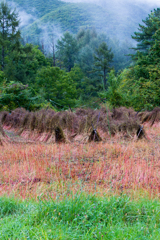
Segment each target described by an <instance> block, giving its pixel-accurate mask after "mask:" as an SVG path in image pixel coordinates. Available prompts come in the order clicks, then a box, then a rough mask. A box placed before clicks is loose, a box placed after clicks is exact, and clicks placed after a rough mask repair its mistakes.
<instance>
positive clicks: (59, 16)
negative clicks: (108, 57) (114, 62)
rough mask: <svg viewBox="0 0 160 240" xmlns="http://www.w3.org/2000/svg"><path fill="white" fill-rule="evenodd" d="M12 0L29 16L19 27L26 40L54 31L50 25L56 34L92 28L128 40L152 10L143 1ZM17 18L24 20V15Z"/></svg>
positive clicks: (34, 39) (33, 39)
mask: <svg viewBox="0 0 160 240" xmlns="http://www.w3.org/2000/svg"><path fill="white" fill-rule="evenodd" d="M14 3H15V4H16V8H17V9H18V10H19V11H20V13H21V11H23V12H24V11H25V12H26V13H27V14H28V16H29V17H30V18H31V16H32V21H30V23H29V24H27V25H26V26H23V28H22V32H23V35H24V36H25V37H29V41H36V39H39V37H40V36H41V38H42V37H44V38H45V37H46V32H47V34H48V32H51V31H53V27H54V32H55V31H56V32H58V33H59V34H60V33H63V32H64V31H67V30H68V31H71V32H72V33H77V32H78V30H79V29H80V28H81V27H87V28H88V27H89V28H90V27H94V28H96V29H97V30H98V31H100V32H105V33H106V34H107V35H108V36H109V37H116V38H119V39H120V40H121V39H123V40H124V39H128V38H130V36H131V35H132V34H133V33H134V31H136V30H137V28H138V24H139V23H141V22H142V19H145V18H146V17H147V15H148V13H149V12H150V10H151V9H152V8H151V7H149V6H147V5H142V4H141V5H136V4H135V3H126V2H124V3H121V4H118V3H117V2H116V0H114V1H113V2H112V5H111V3H110V2H105V4H103V5H96V4H94V3H69V2H62V1H58V0H49V1H43V0H35V1H31V0H24V1H22V0H14ZM12 4H13V2H12ZM155 7H156V6H155ZM20 17H21V18H22V20H23V14H20ZM55 29H56V30H55ZM59 34H58V35H59Z"/></svg>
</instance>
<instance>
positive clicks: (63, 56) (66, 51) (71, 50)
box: [56, 32, 78, 72]
mask: <svg viewBox="0 0 160 240" xmlns="http://www.w3.org/2000/svg"><path fill="white" fill-rule="evenodd" d="M56 47H57V50H58V51H57V55H58V58H59V60H60V61H62V65H63V66H64V67H65V68H66V69H67V70H68V71H69V72H70V71H71V69H72V68H73V67H74V63H75V59H76V57H77V53H78V47H77V41H76V39H75V38H74V37H73V36H72V34H70V33H69V32H66V33H64V35H63V37H62V39H61V40H58V42H57V46H56Z"/></svg>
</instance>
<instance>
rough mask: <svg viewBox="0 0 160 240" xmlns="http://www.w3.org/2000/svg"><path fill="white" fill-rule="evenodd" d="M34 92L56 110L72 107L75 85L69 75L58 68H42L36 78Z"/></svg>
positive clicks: (74, 99)
mask: <svg viewBox="0 0 160 240" xmlns="http://www.w3.org/2000/svg"><path fill="white" fill-rule="evenodd" d="M36 90H37V92H38V91H39V92H41V94H42V95H43V96H44V98H45V99H46V100H47V102H49V101H50V102H51V103H52V104H53V105H54V106H56V107H58V108H61V109H62V108H68V106H71V107H74V105H75V101H76V97H77V90H76V83H74V81H73V80H72V79H71V77H70V76H69V73H66V72H65V71H63V70H61V69H60V68H58V67H49V66H48V67H42V68H41V69H40V70H39V71H38V74H37V77H36Z"/></svg>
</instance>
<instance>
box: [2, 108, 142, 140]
mask: <svg viewBox="0 0 160 240" xmlns="http://www.w3.org/2000/svg"><path fill="white" fill-rule="evenodd" d="M0 118H1V122H2V124H3V126H4V127H5V128H8V129H9V128H10V129H14V131H17V133H18V134H19V135H21V136H23V137H24V138H27V139H28V138H29V139H32V140H39V141H44V142H53V141H55V137H56V134H58V132H59V133H60V135H63V136H65V137H64V139H65V140H69V141H76V140H77V141H78V140H80V139H87V137H88V138H89V139H91V138H90V137H91V136H90V135H91V134H92V135H94V134H95V132H94V131H95V130H96V132H99V133H100V135H101V134H102V135H103V134H104V135H105V136H107V135H115V134H116V133H121V134H122V135H125V136H132V137H133V136H134V135H135V134H136V133H137V131H138V129H139V126H140V120H139V115H138V114H136V112H135V111H134V110H133V109H127V108H124V107H121V108H118V109H114V110H113V111H109V110H107V109H105V108H101V109H100V110H92V109H81V108H79V109H76V111H75V112H71V111H61V112H55V111H53V110H51V109H47V110H46V109H42V110H39V111H37V112H29V111H27V110H25V109H23V108H18V109H15V110H14V111H12V112H11V113H8V112H1V113H0ZM62 133H63V134H62ZM100 135H99V139H101V137H100ZM93 139H96V135H95V136H94V137H93Z"/></svg>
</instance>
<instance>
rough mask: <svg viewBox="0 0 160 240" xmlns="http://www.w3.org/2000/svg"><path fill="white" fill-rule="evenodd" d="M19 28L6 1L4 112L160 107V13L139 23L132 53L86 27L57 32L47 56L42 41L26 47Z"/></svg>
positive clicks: (0, 59)
mask: <svg viewBox="0 0 160 240" xmlns="http://www.w3.org/2000/svg"><path fill="white" fill-rule="evenodd" d="M26 4H27V3H26ZM54 4H56V3H55V2H54ZM3 19H5V20H3ZM19 26H20V20H19V18H18V12H17V11H16V10H13V9H11V8H10V7H9V6H8V4H7V3H3V2H2V3H1V7H0V43H1V45H0V66H1V71H0V109H1V110H7V111H11V110H13V109H15V108H18V107H23V108H25V109H27V110H30V111H31V110H33V111H34V110H38V109H41V108H52V109H54V110H65V109H69V108H77V107H81V106H85V107H91V108H98V107H99V106H100V105H101V104H103V103H106V104H107V105H108V106H109V107H110V108H115V107H120V106H126V107H133V108H134V109H135V110H136V111H141V110H152V109H153V108H154V107H156V106H159V101H160V92H159V84H160V83H159V77H160V72H159V58H160V50H159V42H160V30H159V26H160V9H159V8H157V9H154V10H153V11H152V12H150V13H149V14H148V17H147V18H146V19H144V20H143V24H139V29H138V30H137V32H135V33H134V35H132V36H131V39H132V41H135V43H136V44H134V45H132V48H129V46H128V49H126V48H124V47H122V44H120V43H119V42H118V41H116V40H114V39H112V38H109V37H108V36H107V35H106V34H105V33H100V32H99V31H97V30H96V29H95V28H84V27H81V28H80V29H79V31H78V32H77V33H76V34H73V33H71V32H69V31H66V32H64V33H63V34H62V35H61V37H60V38H59V39H57V40H56V39H55V34H54V32H53V33H52V34H51V35H50V41H49V43H48V48H49V49H50V51H49V52H47V51H46V49H45V46H44V43H43V41H42V42H41V44H39V45H36V44H35V43H34V41H33V43H28V42H26V41H25V39H24V38H23V37H22V33H21V30H20V27H19ZM123 44H124V45H125V46H126V45H127V44H129V43H127V42H126V43H123ZM110 46H112V47H110Z"/></svg>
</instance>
